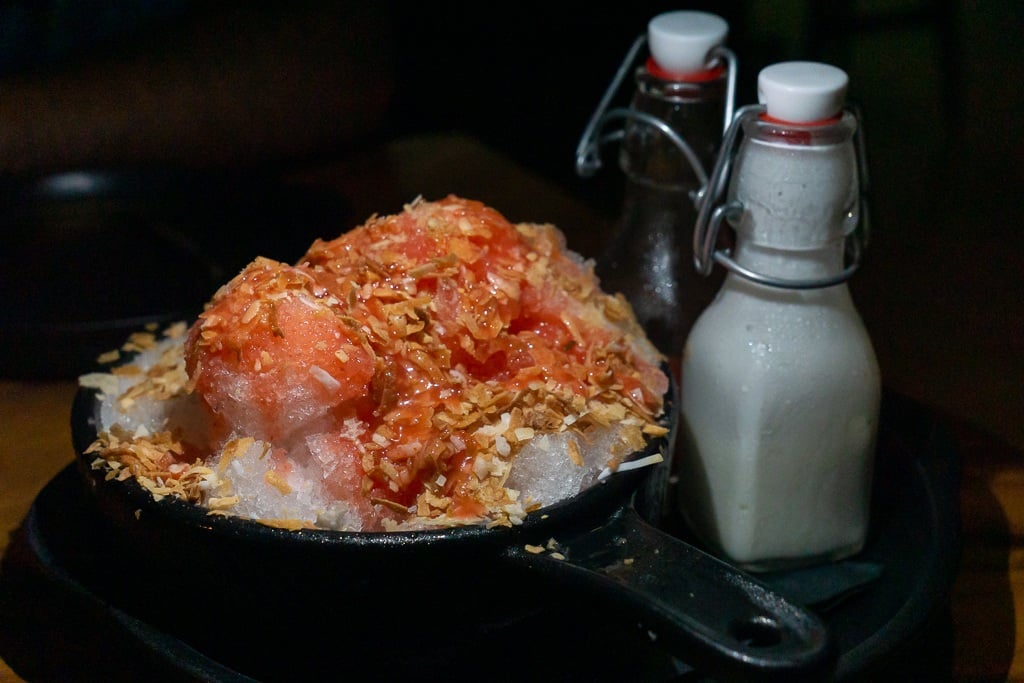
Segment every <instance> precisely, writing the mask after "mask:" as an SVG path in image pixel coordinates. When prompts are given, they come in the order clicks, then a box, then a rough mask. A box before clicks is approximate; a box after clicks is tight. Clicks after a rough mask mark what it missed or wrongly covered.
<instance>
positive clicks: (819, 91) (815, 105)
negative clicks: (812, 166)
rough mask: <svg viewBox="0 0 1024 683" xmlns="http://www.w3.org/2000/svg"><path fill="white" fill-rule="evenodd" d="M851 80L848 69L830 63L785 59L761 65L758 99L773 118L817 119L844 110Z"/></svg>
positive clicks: (825, 117)
mask: <svg viewBox="0 0 1024 683" xmlns="http://www.w3.org/2000/svg"><path fill="white" fill-rule="evenodd" d="M849 82H850V79H849V78H848V77H847V75H846V72H845V71H843V70H842V69H840V68H838V67H834V66H831V65H829V64H821V63H819V62H781V63H779V64H772V65H771V66H766V67H765V68H763V69H761V73H760V74H759V75H758V77H757V99H758V100H759V101H760V102H761V104H763V105H765V107H766V108H767V114H768V116H770V117H772V118H773V119H778V120H779V121H786V122H788V123H813V122H815V121H823V120H825V119H830V118H833V117H834V116H837V115H838V114H840V113H841V112H842V110H843V104H844V102H845V101H846V87H847V85H848V84H849Z"/></svg>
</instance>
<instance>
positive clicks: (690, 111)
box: [619, 67, 726, 191]
mask: <svg viewBox="0 0 1024 683" xmlns="http://www.w3.org/2000/svg"><path fill="white" fill-rule="evenodd" d="M635 83H636V89H635V91H634V95H633V99H632V102H631V104H630V109H632V110H633V111H635V112H638V113H640V114H643V115H648V116H651V117H654V118H656V119H658V120H660V121H662V122H663V123H664V124H666V125H667V126H669V127H670V128H671V129H672V130H674V131H675V132H676V133H677V134H678V135H679V136H680V137H682V138H683V139H684V140H685V142H686V144H688V145H689V147H690V148H691V150H692V151H693V153H694V155H695V157H696V160H697V163H699V164H700V165H701V167H702V168H703V170H704V172H705V173H707V171H709V170H710V168H711V166H712V164H713V163H714V159H715V156H716V155H717V153H718V148H719V144H720V142H721V138H722V125H723V117H724V115H725V104H726V102H725V93H726V78H725V76H724V75H718V76H716V77H715V78H711V79H708V80H704V81H698V82H690V81H676V80H671V79H667V78H663V77H659V76H658V75H655V74H653V73H652V72H651V71H650V70H649V69H648V68H647V67H640V68H639V69H637V71H636V75H635ZM619 164H620V166H621V167H622V170H623V172H624V173H625V174H626V176H627V177H628V178H629V179H630V180H631V181H632V182H635V183H640V184H647V185H651V184H654V185H665V186H670V187H674V188H676V189H685V190H686V191H690V190H694V189H697V188H698V187H699V185H700V182H699V180H698V176H697V173H696V171H695V170H694V168H693V165H692V163H691V160H690V159H689V158H688V157H687V155H686V154H684V153H683V152H682V151H681V150H680V149H679V147H678V146H677V145H676V144H675V143H674V142H673V141H672V140H671V139H669V137H667V136H666V135H664V134H663V133H661V132H660V131H658V130H657V129H656V128H654V127H652V126H651V125H649V124H647V123H644V122H642V121H636V120H630V121H629V122H628V123H627V125H626V127H625V137H624V138H623V141H622V144H621V146H620V152H619Z"/></svg>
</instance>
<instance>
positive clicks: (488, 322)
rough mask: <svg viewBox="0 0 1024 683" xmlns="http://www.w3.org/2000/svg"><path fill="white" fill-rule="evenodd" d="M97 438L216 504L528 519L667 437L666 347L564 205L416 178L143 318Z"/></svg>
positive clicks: (228, 511) (119, 362) (108, 465)
mask: <svg viewBox="0 0 1024 683" xmlns="http://www.w3.org/2000/svg"><path fill="white" fill-rule="evenodd" d="M123 351H126V352H128V357H127V359H125V358H124V357H122V356H121V355H120V354H111V355H110V356H109V357H107V358H105V359H103V360H105V361H106V362H107V363H108V364H109V368H108V370H109V371H103V372H98V373H92V374H89V375H85V376H83V377H82V378H81V379H80V383H81V384H82V385H83V386H86V387H92V388H94V389H96V390H97V392H98V394H99V396H100V397H101V408H100V411H99V422H100V424H99V425H98V426H97V433H98V435H99V437H98V438H97V440H96V442H95V443H94V444H93V445H92V446H91V448H90V449H89V452H90V453H91V454H94V455H95V460H94V461H93V467H94V468H96V469H106V470H107V477H108V478H120V479H125V478H129V477H134V478H135V479H136V480H137V481H139V483H141V484H142V485H143V486H145V487H146V488H147V489H149V490H150V492H151V493H153V495H154V496H157V497H162V496H174V497H178V498H181V499H184V500H187V501H190V502H193V503H195V504H197V505H202V506H205V507H206V508H208V509H209V511H210V513H211V514H223V515H237V516H240V517H245V518H250V519H254V520H258V521H260V522H262V523H265V524H270V525H274V526H279V527H284V528H304V527H309V528H326V529H339V530H356V531H389V530H401V529H421V528H429V527H437V526H451V525H458V524H477V523H482V524H501V525H514V524H518V523H521V522H522V520H523V519H524V517H525V516H526V515H527V514H529V513H530V512H531V511H533V510H536V509H538V508H540V507H544V506H547V505H551V504H553V503H556V502H558V501H560V500H564V499H565V498H568V497H571V496H574V495H576V494H577V493H579V492H580V491H581V490H583V489H585V488H587V487H589V486H593V485H595V484H596V483H597V482H598V481H599V480H600V479H601V478H602V477H604V476H607V475H608V474H609V473H613V472H615V471H616V470H617V469H618V468H619V467H620V466H622V465H623V463H624V462H625V461H626V460H627V459H628V458H629V457H630V456H631V455H632V454H634V453H636V452H637V451H640V450H642V449H643V448H644V446H645V445H646V443H647V442H648V441H649V440H650V439H652V438H655V437H659V436H663V435H664V434H665V433H666V431H667V430H666V429H665V427H664V426H663V424H662V422H663V418H664V416H663V408H664V406H663V396H664V395H665V393H666V391H667V390H668V386H669V380H668V377H667V376H666V374H665V373H664V372H663V370H662V364H663V359H662V358H661V356H660V355H659V354H658V352H657V351H656V350H655V349H654V347H653V346H652V345H651V344H650V342H649V341H648V340H647V339H646V337H645V336H644V333H643V331H642V330H641V328H640V327H639V325H638V324H637V322H636V320H635V317H634V316H633V313H632V311H631V309H630V308H629V306H628V304H627V303H626V302H625V300H624V299H623V298H622V297H621V296H617V295H612V294H608V293H605V292H603V291H602V290H601V289H600V286H599V283H598V281H597V279H596V277H595V276H594V274H593V267H592V264H591V263H590V262H588V261H586V260H584V259H583V258H581V257H580V256H579V255H578V254H576V253H575V252H572V251H571V250H569V249H568V248H567V247H566V245H565V240H564V236H563V235H562V233H561V232H560V231H559V230H558V229H557V228H555V227H554V226H551V225H547V224H533V223H523V224H512V223H510V222H509V221H508V220H507V219H505V218H504V216H502V215H501V214H500V213H498V212H497V211H495V210H494V209H492V208H489V207H487V206H484V205H483V204H481V203H480V202H475V201H471V200H465V199H462V198H459V197H454V196H449V197H447V198H445V199H443V200H440V201H437V202H428V201H424V200H422V199H417V200H416V201H414V202H412V203H411V204H409V205H407V206H406V207H405V209H404V211H402V212H401V213H399V214H396V215H393V216H383V217H380V216H374V217H372V218H371V219H369V220H368V221H367V222H366V223H365V224H363V225H361V226H359V227H357V228H355V229H353V230H351V231H349V232H346V233H344V234H342V235H341V236H339V237H337V238H335V239H333V240H330V241H324V240H318V241H317V242H315V243H314V244H313V245H312V246H311V247H310V249H309V251H308V252H307V253H306V255H305V256H304V257H303V258H302V259H300V260H299V261H298V262H297V263H296V264H284V263H280V262H277V261H273V260H271V259H267V258H263V257H259V258H256V259H255V260H254V261H253V262H252V263H250V264H249V265H248V266H247V267H246V268H245V269H243V271H242V272H241V273H239V274H238V275H237V276H236V277H235V278H233V279H232V280H231V281H230V282H228V283H227V284H225V285H224V286H223V287H222V288H221V289H220V290H219V291H218V292H216V293H215V294H214V296H213V298H212V299H211V301H210V302H209V303H208V304H207V306H206V307H205V309H204V311H203V313H202V314H201V315H200V316H199V318H198V319H197V320H195V321H193V322H192V323H191V324H190V325H188V326H186V325H185V324H181V325H177V326H172V327H171V328H169V329H167V330H163V331H158V330H149V331H145V332H141V333H139V334H137V335H133V337H132V338H131V339H129V341H128V342H127V343H126V345H125V348H124V349H123Z"/></svg>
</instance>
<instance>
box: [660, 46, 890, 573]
mask: <svg viewBox="0 0 1024 683" xmlns="http://www.w3.org/2000/svg"><path fill="white" fill-rule="evenodd" d="M847 84H848V79H847V76H846V74H845V73H844V72H843V71H842V70H840V69H838V68H835V67H833V66H830V65H826V64H819V63H813V62H786V63H780V64H775V65H772V66H769V67H767V68H765V69H763V70H762V71H761V73H760V74H759V77H758V98H759V100H760V102H761V104H760V105H753V106H751V107H744V108H742V109H741V110H740V111H739V112H738V113H737V116H736V118H735V121H734V122H733V125H732V126H731V127H730V129H729V131H728V132H727V134H726V140H725V142H723V151H722V154H721V155H720V156H719V158H718V161H717V163H716V166H715V169H714V171H713V177H712V178H711V180H710V181H709V182H710V185H709V191H708V195H707V196H706V197H705V202H704V204H703V205H702V206H701V211H700V215H699V216H698V220H697V227H696V233H697V234H696V236H695V247H696V249H697V254H696V258H695V261H696V264H697V267H698V270H701V271H702V272H709V271H710V269H711V266H712V264H713V263H717V264H719V265H721V266H723V267H724V268H725V269H726V270H727V276H726V278H725V281H724V283H723V285H722V287H721V289H720V290H719V292H718V294H717V296H716V298H715V299H714V301H713V303H711V305H709V306H708V307H707V308H706V309H705V311H704V312H703V313H702V314H701V316H700V317H699V319H698V320H697V322H696V324H695V325H694V327H693V329H692V331H691V333H690V335H689V337H688V339H687V342H686V346H685V349H684V352H683V362H682V388H681V394H682V396H681V410H682V425H681V430H680V437H679V438H680V440H681V442H682V443H681V449H680V452H679V455H677V457H678V458H680V460H681V462H680V463H679V465H680V470H679V481H678V489H677V500H678V501H679V505H680V506H681V508H682V512H683V514H684V516H685V518H686V520H687V521H688V523H689V525H690V526H691V528H692V530H693V531H694V533H695V534H696V535H697V536H698V537H699V538H700V539H701V540H702V541H703V542H704V543H705V544H707V545H708V546H709V547H710V548H711V549H712V550H713V551H715V552H717V553H718V554H720V555H721V556H723V557H724V558H725V559H728V560H730V561H731V562H733V563H735V564H737V565H739V566H741V567H743V568H745V569H748V570H751V571H765V570H772V569H779V568H785V567H792V566H798V565H804V564H812V563H817V562H825V561H829V560H836V559H840V558H843V557H847V556H849V555H852V554H855V553H857V552H858V551H859V550H860V549H861V548H862V547H863V545H864V540H865V536H866V533H867V530H868V517H869V504H870V497H871V496H870V494H871V477H872V465H873V459H874V454H875V438H876V431H877V427H878V413H879V400H880V384H881V383H880V378H879V371H878V364H877V361H876V358H875V353H874V350H873V348H872V345H871V341H870V339H869V337H868V333H867V331H866V330H865V327H864V324H863V322H862V320H861V318H860V316H859V314H858V313H857V310H856V308H855V307H854V304H853V301H852V299H851V297H850V293H849V291H848V289H847V286H846V284H845V282H846V280H847V278H848V277H849V276H850V275H851V274H852V273H853V272H854V270H855V269H856V266H857V263H858V262H859V255H860V249H861V246H862V241H863V240H862V238H863V234H864V232H863V230H864V227H865V226H864V225H863V221H862V220H861V219H862V218H866V211H864V207H862V197H861V191H860V183H859V174H862V173H863V169H859V168H858V161H857V159H858V154H857V152H858V151H859V150H858V149H855V144H854V141H855V139H856V140H858V141H859V139H860V138H859V136H857V125H858V120H857V117H856V116H855V115H854V114H853V113H851V112H850V111H847V110H845V109H844V106H845V105H844V100H845V93H846V88H847ZM740 140H742V141H741V142H739V141H740ZM737 142H739V147H738V151H736V153H735V155H734V156H732V151H731V150H733V149H735V146H736V144H737ZM730 176H731V179H730V180H727V179H728V178H730ZM726 183H728V193H727V197H726V198H725V201H724V203H719V204H717V205H716V202H719V201H720V200H721V198H722V197H721V196H722V194H723V190H724V188H725V185H726ZM723 221H727V222H728V223H729V225H730V226H731V227H732V229H733V231H734V233H735V243H734V245H733V247H732V248H730V249H721V248H718V247H717V246H716V244H717V239H718V232H719V227H720V225H721V223H722V222H723ZM859 222H860V223H861V225H860V226H858V223H859Z"/></svg>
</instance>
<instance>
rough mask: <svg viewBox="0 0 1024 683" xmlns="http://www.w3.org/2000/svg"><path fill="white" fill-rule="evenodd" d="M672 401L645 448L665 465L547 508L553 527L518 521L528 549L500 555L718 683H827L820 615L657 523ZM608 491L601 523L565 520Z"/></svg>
mask: <svg viewBox="0 0 1024 683" xmlns="http://www.w3.org/2000/svg"><path fill="white" fill-rule="evenodd" d="M676 390H677V387H675V386H673V388H672V389H671V390H670V397H669V398H674V397H675V393H674V392H675V391H676ZM675 405H676V402H675V401H674V400H672V401H669V400H666V413H668V414H669V415H672V416H673V417H672V420H671V433H670V435H669V436H668V437H666V438H663V439H661V440H654V441H652V442H651V443H650V444H649V445H648V451H650V449H661V452H662V453H663V455H665V461H664V462H663V463H662V464H661V465H658V466H656V467H647V468H641V469H638V470H633V471H630V472H624V473H622V474H620V475H616V476H615V477H612V478H609V480H605V483H606V484H609V483H610V484H612V486H613V487H614V488H616V489H618V488H619V487H620V486H622V487H623V488H624V490H623V489H620V490H618V491H615V492H611V491H610V490H604V491H603V490H602V489H601V487H598V486H595V487H591V489H589V490H587V491H584V492H583V493H582V494H580V495H579V496H576V497H575V498H573V499H571V500H569V501H564V502H562V503H559V504H557V505H555V506H551V507H550V508H547V509H546V510H545V513H546V515H547V516H548V517H549V518H550V519H552V520H557V523H556V524H549V525H546V526H544V525H539V524H538V525H534V526H531V525H529V524H526V525H524V528H523V529H522V531H523V533H522V534H520V535H521V536H522V538H523V539H524V540H525V541H526V543H524V544H519V545H511V546H509V547H508V549H507V550H506V552H505V555H504V559H505V560H506V561H508V562H509V563H510V564H511V565H513V566H515V567H516V568H517V569H518V570H520V571H524V572H527V573H528V575H529V576H530V578H531V580H541V581H546V582H548V583H549V584H551V585H553V586H556V587H558V588H559V589H562V588H564V589H565V590H566V591H569V592H571V593H572V594H574V595H575V596H576V597H577V598H578V599H580V600H582V601H583V603H584V604H589V605H594V604H597V605H599V606H600V607H602V608H607V610H608V612H609V614H611V615H614V616H615V617H616V618H618V619H620V620H621V622H622V623H623V624H624V625H630V624H632V625H636V626H638V627H639V628H640V629H641V631H642V632H643V633H645V634H646V636H647V637H648V638H649V639H650V640H651V641H652V642H653V644H654V645H655V646H656V647H658V648H660V649H662V650H663V651H665V652H666V653H668V654H670V655H672V656H674V657H675V658H677V659H678V660H680V661H681V662H683V663H684V665H685V666H686V667H692V668H694V669H696V670H697V671H698V672H699V673H701V674H702V675H705V676H710V677H711V678H712V679H714V680H716V681H757V680H764V681H817V680H831V679H832V677H833V674H834V672H835V667H836V663H837V658H838V650H837V647H836V643H835V641H834V640H833V638H832V635H831V634H830V632H829V631H828V629H827V627H826V626H825V624H824V622H822V621H821V620H820V619H819V617H818V616H817V615H816V614H814V613H813V612H811V611H809V610H807V609H805V608H804V607H802V606H800V605H798V604H796V603H794V602H792V601H790V600H788V599H787V598H785V597H783V596H782V595H780V594H779V593H776V592H774V591H773V590H771V589H770V588H769V587H768V586H766V585H765V584H763V583H762V582H761V581H759V580H758V579H755V578H754V577H752V576H750V575H749V574H747V573H745V572H743V571H741V570H739V569H736V568H735V567H733V566H732V565H730V564H728V563H726V562H723V561H722V560H719V559H718V558H715V557H713V556H711V555H709V554H708V553H706V552H704V551H703V550H700V549H698V548H696V547H694V546H692V545H690V544H689V543H686V542H684V541H682V540H680V539H679V538H677V537H676V536H673V535H671V534H669V533H666V532H665V531H662V530H661V529H660V528H658V526H656V525H657V524H658V522H659V516H658V515H659V514H660V509H661V501H662V500H663V499H664V493H665V488H664V487H665V486H666V482H667V473H668V472H669V471H670V469H671V462H670V458H669V454H671V452H672V451H671V449H672V445H673V443H674V435H675V431H676V429H677V425H676V421H677V420H676V418H675V417H674V415H675ZM642 455H643V454H638V455H637V457H642ZM607 493H612V496H611V499H610V501H609V502H612V503H613V505H614V507H613V508H612V509H611V511H610V512H607V511H608V510H609V508H608V507H602V506H600V505H598V506H594V509H603V510H605V511H606V512H607V514H608V516H607V517H605V518H604V519H603V520H601V521H600V522H598V523H592V524H591V525H590V526H586V525H583V524H570V523H568V521H567V520H566V519H565V517H568V516H570V515H571V514H575V512H576V511H578V510H579V509H581V508H582V509H589V508H590V507H591V505H590V504H589V503H584V502H583V501H584V500H585V499H587V498H594V497H598V496H602V495H604V494H607ZM563 509H564V511H565V513H563ZM588 519H591V520H592V518H588ZM552 534H561V535H552ZM551 539H553V540H554V541H556V543H552V540H551ZM541 548H543V550H539V549H541Z"/></svg>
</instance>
